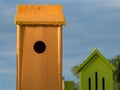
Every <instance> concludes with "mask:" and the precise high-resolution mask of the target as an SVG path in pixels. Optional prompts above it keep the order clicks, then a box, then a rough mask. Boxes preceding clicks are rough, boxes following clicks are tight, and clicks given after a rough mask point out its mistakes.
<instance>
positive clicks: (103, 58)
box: [74, 48, 115, 74]
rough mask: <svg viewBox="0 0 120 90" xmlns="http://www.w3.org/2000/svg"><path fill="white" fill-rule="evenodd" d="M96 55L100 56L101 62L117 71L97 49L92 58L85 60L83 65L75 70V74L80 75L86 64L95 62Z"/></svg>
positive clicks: (91, 55)
mask: <svg viewBox="0 0 120 90" xmlns="http://www.w3.org/2000/svg"><path fill="white" fill-rule="evenodd" d="M95 55H98V56H99V58H101V59H100V60H103V61H104V62H105V63H106V65H108V67H109V68H111V69H112V70H113V71H115V67H114V66H113V65H112V64H111V63H110V62H109V61H108V60H107V59H106V58H105V57H104V56H103V55H102V54H101V53H100V52H99V51H98V50H97V49H96V48H95V49H94V51H93V52H92V53H91V54H90V56H89V57H88V58H87V59H85V60H84V62H83V63H82V64H80V65H79V66H77V67H76V68H75V71H74V72H75V73H76V74H77V73H79V72H80V71H81V70H82V69H83V68H84V67H85V66H86V64H88V63H89V62H90V61H91V60H93V59H92V58H93V57H94V56H95Z"/></svg>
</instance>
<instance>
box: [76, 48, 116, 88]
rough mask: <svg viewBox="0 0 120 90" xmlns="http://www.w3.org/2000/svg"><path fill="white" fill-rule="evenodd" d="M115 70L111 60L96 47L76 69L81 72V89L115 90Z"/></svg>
mask: <svg viewBox="0 0 120 90" xmlns="http://www.w3.org/2000/svg"><path fill="white" fill-rule="evenodd" d="M114 71H115V68H114V67H113V66H112V65H111V64H110V62H109V61H108V60H107V59H106V58H105V57H104V56H103V55H102V54H101V53H100V52H99V51H98V50H97V49H95V50H94V51H93V52H92V53H91V54H90V56H89V57H88V58H87V59H86V60H85V61H84V62H83V63H82V64H81V65H79V66H78V67H77V68H76V69H75V73H76V74H77V73H79V80H80V81H79V87H80V89H79V90H113V85H114V84H113V73H114Z"/></svg>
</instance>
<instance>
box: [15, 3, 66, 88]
mask: <svg viewBox="0 0 120 90" xmlns="http://www.w3.org/2000/svg"><path fill="white" fill-rule="evenodd" d="M15 23H16V26H17V90H62V25H65V19H64V15H63V13H62V5H18V6H17V12H16V15H15Z"/></svg>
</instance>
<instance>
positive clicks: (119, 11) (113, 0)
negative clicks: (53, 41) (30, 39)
mask: <svg viewBox="0 0 120 90" xmlns="http://www.w3.org/2000/svg"><path fill="white" fill-rule="evenodd" d="M17 4H62V5H63V13H64V15H65V18H66V22H67V24H66V26H64V27H63V76H64V77H65V80H75V81H76V80H77V79H76V78H75V77H74V76H73V75H72V73H71V68H72V67H73V66H74V65H77V64H80V63H82V61H83V60H84V59H85V58H86V57H87V56H88V55H89V54H90V53H91V52H92V51H93V49H94V48H95V47H96V48H98V49H99V50H100V51H101V53H103V55H104V56H105V57H106V58H112V57H114V56H116V55H118V54H120V0H12V1H10V0H0V20H1V22H0V90H16V56H15V55H16V26H15V24H14V15H15V12H16V6H17Z"/></svg>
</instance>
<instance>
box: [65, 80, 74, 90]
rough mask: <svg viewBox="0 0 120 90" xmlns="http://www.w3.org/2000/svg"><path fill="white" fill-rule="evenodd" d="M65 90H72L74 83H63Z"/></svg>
mask: <svg viewBox="0 0 120 90" xmlns="http://www.w3.org/2000/svg"><path fill="white" fill-rule="evenodd" d="M65 90H74V82H73V81H65Z"/></svg>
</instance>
